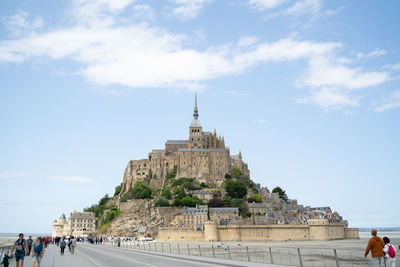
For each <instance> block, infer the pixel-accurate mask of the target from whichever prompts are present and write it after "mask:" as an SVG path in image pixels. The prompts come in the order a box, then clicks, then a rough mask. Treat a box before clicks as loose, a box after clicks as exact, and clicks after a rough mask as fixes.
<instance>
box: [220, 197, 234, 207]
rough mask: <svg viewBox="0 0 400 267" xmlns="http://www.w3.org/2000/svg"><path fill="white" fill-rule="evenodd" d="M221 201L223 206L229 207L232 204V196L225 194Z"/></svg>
mask: <svg viewBox="0 0 400 267" xmlns="http://www.w3.org/2000/svg"><path fill="white" fill-rule="evenodd" d="M222 202H224V207H231V205H232V198H231V197H230V196H228V195H225V196H224V197H223V198H222Z"/></svg>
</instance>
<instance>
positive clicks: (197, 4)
mask: <svg viewBox="0 0 400 267" xmlns="http://www.w3.org/2000/svg"><path fill="white" fill-rule="evenodd" d="M170 1H172V2H174V3H175V4H176V5H177V7H175V8H174V9H173V10H172V12H173V13H174V14H175V15H177V16H179V17H180V18H182V19H183V20H188V19H193V18H196V17H197V16H198V15H199V13H200V12H201V10H202V9H203V7H204V5H205V4H208V3H210V2H212V1H213V0H170Z"/></svg>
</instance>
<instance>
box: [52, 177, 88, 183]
mask: <svg viewBox="0 0 400 267" xmlns="http://www.w3.org/2000/svg"><path fill="white" fill-rule="evenodd" d="M49 178H50V179H51V180H55V181H63V182H72V183H94V182H95V180H93V179H91V178H87V177H83V176H51V177H49Z"/></svg>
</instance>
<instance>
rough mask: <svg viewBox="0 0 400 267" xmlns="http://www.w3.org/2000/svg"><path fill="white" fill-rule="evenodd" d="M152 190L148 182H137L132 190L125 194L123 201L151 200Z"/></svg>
mask: <svg viewBox="0 0 400 267" xmlns="http://www.w3.org/2000/svg"><path fill="white" fill-rule="evenodd" d="M151 193H152V189H151V188H150V186H149V184H148V183H146V182H137V183H136V184H135V185H134V186H133V187H132V189H131V190H130V191H129V192H128V193H127V194H125V195H124V196H123V197H122V199H121V201H126V200H128V199H140V198H141V199H145V198H151Z"/></svg>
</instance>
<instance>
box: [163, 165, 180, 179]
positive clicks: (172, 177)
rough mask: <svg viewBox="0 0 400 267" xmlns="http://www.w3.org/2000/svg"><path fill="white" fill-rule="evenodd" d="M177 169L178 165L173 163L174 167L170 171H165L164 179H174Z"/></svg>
mask: <svg viewBox="0 0 400 267" xmlns="http://www.w3.org/2000/svg"><path fill="white" fill-rule="evenodd" d="M177 171H178V166H176V165H175V166H174V169H173V170H172V172H170V173H167V179H166V180H169V179H174V178H175V177H176V173H177Z"/></svg>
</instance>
